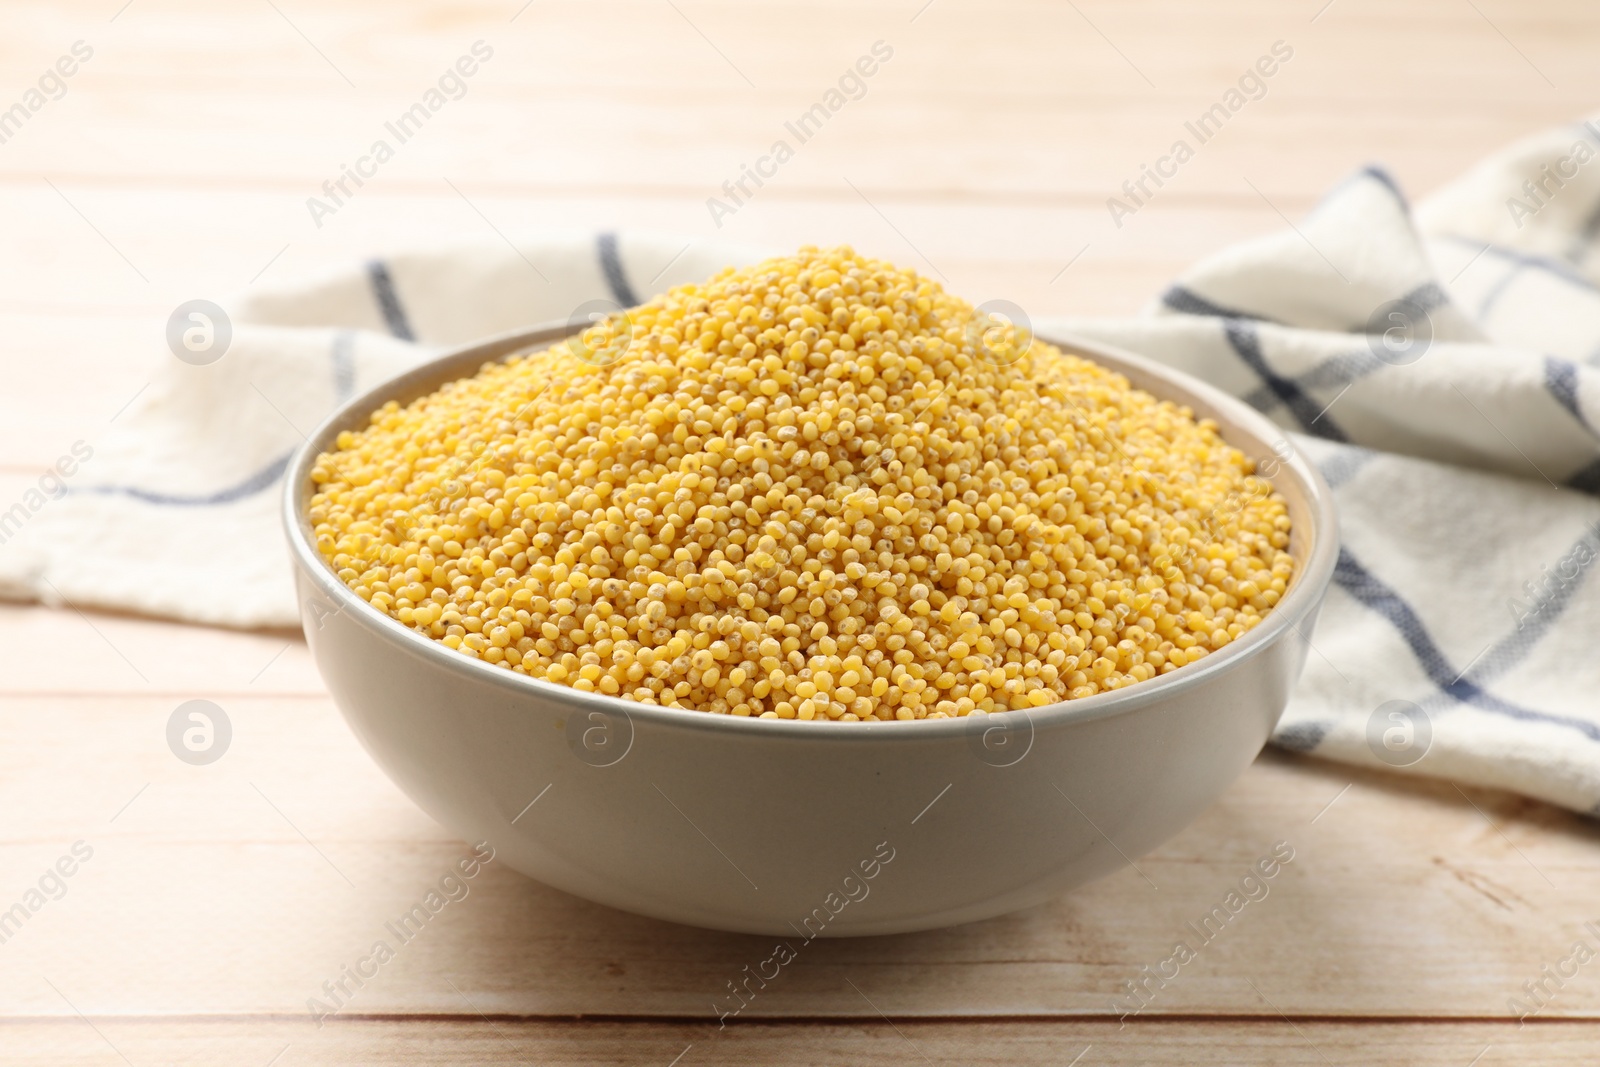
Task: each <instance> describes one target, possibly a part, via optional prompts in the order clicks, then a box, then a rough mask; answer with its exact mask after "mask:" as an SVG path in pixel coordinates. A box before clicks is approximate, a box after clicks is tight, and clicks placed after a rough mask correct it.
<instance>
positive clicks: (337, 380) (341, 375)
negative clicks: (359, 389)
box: [333, 330, 356, 404]
mask: <svg viewBox="0 0 1600 1067" xmlns="http://www.w3.org/2000/svg"><path fill="white" fill-rule="evenodd" d="M355 345H356V335H355V333H354V331H352V330H340V331H339V332H338V333H336V334H334V335H333V395H334V402H335V403H338V404H343V403H344V402H345V401H346V400H349V399H350V398H351V397H352V396H354V395H355V393H356V360H355Z"/></svg>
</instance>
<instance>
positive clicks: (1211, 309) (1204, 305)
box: [1161, 282, 1272, 322]
mask: <svg viewBox="0 0 1600 1067" xmlns="http://www.w3.org/2000/svg"><path fill="white" fill-rule="evenodd" d="M1161 302H1162V303H1163V304H1165V305H1166V306H1167V307H1169V308H1171V309H1172V310H1173V311H1178V312H1182V313H1183V314H1185V315H1203V316H1206V317H1207V318H1214V319H1249V320H1251V321H1252V322H1271V321H1272V320H1271V319H1267V318H1263V317H1262V316H1260V315H1252V314H1250V313H1249V312H1246V311H1238V310H1236V309H1234V308H1226V307H1223V306H1222V305H1221V304H1213V303H1212V302H1211V301H1209V300H1207V299H1206V298H1205V297H1203V296H1201V295H1200V294H1199V293H1196V292H1195V291H1194V290H1192V289H1186V288H1184V287H1183V286H1181V285H1179V284H1178V283H1177V282H1174V283H1172V284H1171V285H1169V286H1167V289H1166V292H1164V293H1162V294H1161Z"/></svg>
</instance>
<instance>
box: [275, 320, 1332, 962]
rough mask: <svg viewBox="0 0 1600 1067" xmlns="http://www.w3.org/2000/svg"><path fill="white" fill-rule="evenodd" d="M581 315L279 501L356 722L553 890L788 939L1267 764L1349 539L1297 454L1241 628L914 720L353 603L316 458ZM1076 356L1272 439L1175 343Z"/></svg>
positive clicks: (1102, 839) (305, 479) (399, 395)
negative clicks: (1125, 668) (566, 661)
mask: <svg viewBox="0 0 1600 1067" xmlns="http://www.w3.org/2000/svg"><path fill="white" fill-rule="evenodd" d="M570 332H571V328H570V327H568V326H566V325H564V324H563V325H561V326H556V327H549V328H543V329H536V330H529V331H524V332H520V333H516V334H511V335H507V336H503V337H499V338H495V339H493V340H490V341H487V342H484V343H480V344H476V345H473V346H471V347H468V348H464V349H461V350H458V351H456V352H453V353H451V354H447V355H444V356H442V357H440V358H438V359H436V360H433V361H432V362H430V363H428V364H426V365H424V366H422V367H419V368H418V369H416V370H413V371H411V372H410V373H408V374H404V375H402V376H400V377H398V378H395V379H393V380H391V381H388V382H386V383H384V384H383V385H381V386H379V387H377V388H375V389H373V390H371V391H369V392H367V393H366V394H365V395H362V396H359V397H356V398H355V399H353V400H351V401H350V402H349V403H347V404H345V405H344V406H343V407H342V408H341V409H340V410H339V411H337V412H335V413H334V414H333V415H332V416H330V417H329V418H328V420H327V421H326V422H324V423H323V424H322V426H321V427H319V428H318V429H317V431H316V432H315V433H314V434H313V435H312V436H311V438H310V439H309V440H308V441H307V443H306V444H305V446H304V447H303V448H302V449H301V450H300V451H299V453H298V454H297V455H296V456H295V458H294V460H293V462H292V464H291V465H290V467H289V471H288V475H287V477H286V479H285V481H286V492H285V495H284V499H283V518H284V523H285V526H286V528H287V530H288V537H289V543H290V545H291V547H292V553H293V557H294V562H295V571H296V585H297V588H298V593H299V600H300V605H301V613H302V619H303V622H304V626H305V632H306V638H307V640H308V641H309V642H310V646H311V651H312V654H313V655H314V657H315V658H316V662H317V666H318V668H319V669H320V670H321V672H322V676H323V678H324V679H325V680H326V682H327V684H328V688H329V689H330V690H331V691H332V694H333V697H334V700H335V701H336V702H337V704H338V706H339V708H340V710H341V711H342V712H343V713H344V716H345V718H346V719H347V720H348V721H349V724H350V727H351V729H352V730H354V732H355V734H356V736H357V737H358V738H359V739H360V740H361V743H362V744H363V745H365V746H366V748H367V750H368V751H369V752H370V753H371V754H372V757H373V758H374V759H375V760H377V761H378V764H379V765H380V766H381V767H383V769H384V770H385V771H386V772H387V773H388V774H389V776H390V777H391V778H393V779H394V781H395V782H396V783H398V784H399V786H400V787H401V788H402V789H403V790H405V792H406V793H407V794H408V795H409V796H410V797H411V798H412V799H413V800H415V801H416V803H417V804H418V805H419V806H421V807H422V808H423V810H425V811H427V812H428V813H429V814H430V815H432V816H433V817H434V818H436V819H438V820H439V821H440V822H441V823H443V824H444V825H445V826H447V827H449V828H450V829H451V830H452V831H453V832H455V833H457V834H459V835H461V837H462V838H464V839H466V840H468V841H473V842H477V841H480V840H488V841H489V842H491V843H492V844H493V846H494V848H495V850H496V856H497V859H499V860H500V861H502V862H504V863H505V864H507V865H508V866H510V867H512V868H515V869H516V870H518V871H521V872H522V873H524V874H526V875H528V876H530V877H532V878H536V879H538V880H539V881H541V882H544V883H546V884H548V885H551V886H555V887H556V888H558V889H562V890H565V891H567V892H569V893H574V894H576V895H578V896H580V897H585V898H587V899H589V900H593V901H598V902H600V903H602V904H607V905H610V906H612V907H616V908H621V909H624V910H626V911H631V912H637V913H639V914H643V915H649V916H654V917H657V918H660V919H668V920H672V921H674V922H680V923H690V924H693V925H695V926H703V927H712V928H716V929H720V930H734V931H743V932H749V933H761V934H776V935H782V936H786V937H788V938H790V940H791V944H794V943H796V942H794V940H793V939H795V938H802V939H809V938H811V937H816V936H822V937H834V936H848V935H861V934H887V933H896V932H901V931H908V930H920V929H928V928H932V927H941V926H949V925H953V924H956V923H964V922H970V921H973V920H977V919H983V918H987V917H989V916H994V915H999V914H1002V913H1004V912H1009V911H1012V910H1015V909H1018V908H1026V907H1028V906H1030V905H1034V904H1038V903H1040V902H1042V901H1045V900H1048V899H1050V898H1051V897H1053V896H1055V895H1056V894H1059V893H1062V892H1064V891H1066V890H1069V889H1072V888H1073V887H1074V886H1079V885H1082V884H1083V883H1085V882H1088V881H1090V880H1091V879H1094V878H1099V877H1101V876H1102V875H1105V874H1108V873H1110V872H1112V871H1115V870H1117V869H1118V868H1121V867H1125V866H1127V865H1129V864H1130V863H1131V862H1133V861H1135V860H1136V859H1137V858H1138V857H1139V856H1140V855H1141V854H1143V853H1145V852H1147V851H1149V850H1150V849H1152V848H1154V847H1156V846H1157V845H1159V844H1160V843H1161V842H1163V841H1165V840H1166V839H1167V838H1169V837H1171V836H1172V835H1173V834H1175V833H1177V832H1178V831H1179V830H1180V829H1182V828H1183V827H1184V826H1185V825H1186V824H1187V823H1189V822H1190V821H1191V820H1192V819H1194V817H1195V816H1196V815H1198V814H1199V813H1200V812H1201V811H1202V810H1204V809H1205V807H1206V806H1207V805H1209V804H1210V803H1211V802H1212V801H1213V800H1215V799H1216V797H1217V796H1218V794H1220V793H1221V792H1222V791H1223V790H1224V789H1226V788H1227V787H1228V784H1229V783H1230V782H1232V781H1233V780H1234V778H1235V777H1236V776H1237V775H1238V774H1239V773H1240V772H1241V771H1242V770H1243V769H1244V768H1245V767H1246V766H1247V765H1248V764H1249V763H1250V762H1251V760H1253V759H1254V758H1255V756H1256V754H1257V752H1259V751H1260V749H1261V747H1262V745H1263V744H1264V743H1265V741H1266V739H1267V736H1268V734H1269V733H1270V732H1271V730H1272V728H1273V726H1274V724H1275V723H1276V722H1277V720H1278V716H1279V715H1280V713H1281V712H1282V710H1283V707H1284V704H1285V702H1286V701H1287V700H1288V698H1289V692H1290V689H1291V688H1292V686H1293V684H1294V681H1295V679H1296V677H1297V676H1298V674H1299V672H1300V669H1301V667H1302V665H1303V663H1304V660H1305V656H1306V651H1307V648H1308V637H1309V635H1310V633H1311V628H1312V625H1313V623H1314V621H1315V617H1316V614H1317V610H1318V607H1319V606H1320V604H1321V602H1322V597H1323V593H1324V591H1325V590H1326V588H1327V584H1328V580H1329V578H1330V576H1331V574H1332V572H1333V567H1334V561H1335V557H1336V555H1337V550H1338V545H1337V527H1336V524H1335V518H1334V512H1333V503H1332V496H1331V493H1330V492H1329V490H1328V487H1327V485H1326V484H1325V483H1324V482H1323V480H1322V478H1321V477H1320V475H1318V473H1317V472H1316V470H1315V469H1314V468H1313V467H1312V466H1311V465H1310V464H1309V463H1307V462H1306V461H1305V460H1304V459H1303V458H1302V457H1300V456H1298V455H1293V456H1290V457H1289V458H1288V459H1287V460H1286V461H1284V462H1282V463H1281V464H1279V465H1278V466H1277V469H1276V471H1275V472H1274V474H1273V478H1272V480H1273V483H1274V485H1275V486H1276V488H1277V489H1278V490H1279V491H1280V492H1281V493H1282V494H1283V495H1284V497H1285V498H1287V500H1288V503H1289V511H1290V516H1291V519H1292V521H1293V524H1294V525H1293V534H1292V541H1291V552H1292V553H1293V555H1294V557H1295V559H1296V561H1297V569H1296V573H1295V577H1294V580H1293V582H1292V584H1291V586H1290V588H1289V590H1288V592H1287V593H1286V594H1285V596H1284V597H1283V599H1282V600H1281V601H1280V602H1279V603H1278V605H1277V606H1276V607H1275V608H1274V610H1273V611H1272V612H1270V613H1269V614H1268V615H1267V616H1266V617H1265V618H1264V619H1263V620H1262V622H1261V623H1260V624H1259V625H1257V626H1256V627H1255V629H1253V630H1251V631H1250V632H1249V633H1248V634H1246V635H1245V636H1244V637H1242V638H1241V639H1240V640H1238V641H1236V642H1234V643H1233V644H1231V645H1229V646H1228V647H1226V648H1225V649H1223V650H1221V651H1220V652H1217V653H1214V654H1212V655H1211V656H1208V657H1206V658H1205V659H1204V660H1202V661H1200V662H1199V663H1196V664H1192V665H1190V666H1187V667H1183V668H1181V669H1179V670H1176V671H1173V672H1171V673H1169V674H1165V675H1161V676H1160V677H1158V678H1155V679H1152V680H1151V681H1147V682H1142V683H1140V684H1138V685H1134V686H1131V687H1129V688H1127V689H1124V690H1121V691H1117V692H1113V693H1103V694H1100V695H1097V696H1094V697H1090V698H1087V699H1082V700H1073V701H1069V702H1066V703H1060V704H1055V705H1053V706H1050V707H1045V708H1041V709H1037V710H1034V711H1031V712H1021V711H1013V712H1009V713H1006V714H1003V715H995V716H977V717H973V718H970V719H949V720H933V721H921V722H887V723H834V722H820V723H819V722H799V721H775V720H770V719H769V720H758V719H741V718H734V717H731V716H724V715H710V714H705V713H702V712H688V711H681V710H672V709H666V708H659V707H652V706H647V705H641V704H637V703H632V702H627V701H623V700H619V699H616V698H613V697H607V696H603V695H599V694H590V693H583V692H579V691H577V690H574V689H569V688H566V687H564V686H560V685H555V684H553V683H548V682H544V681H538V680H535V679H532V678H528V677H525V676H523V675H520V674H515V673H513V672H510V671H506V670H504V669H501V668H497V667H494V666H491V665H489V664H487V663H484V662H481V661H478V660H474V659H471V658H468V657H466V656H463V655H460V654H459V653H456V652H453V651H451V650H450V649H448V648H446V647H445V646H444V645H442V644H439V643H437V642H435V641H432V640H429V639H428V638H426V637H423V636H422V635H420V634H418V633H416V632H414V631H412V630H411V629H409V628H407V627H405V626H403V625H401V624H400V623H399V622H397V621H395V620H393V619H390V618H389V617H388V616H386V615H383V614H382V613H380V612H378V611H377V610H375V609H374V608H372V607H371V606H370V605H369V604H367V603H366V602H364V601H363V600H361V599H360V598H359V597H357V596H356V595H355V594H353V593H352V592H351V591H350V589H349V588H347V587H346V586H345V585H344V583H343V582H341V581H340V580H339V579H338V577H337V576H336V575H335V574H334V573H333V572H332V571H331V570H330V569H329V567H328V566H327V564H326V563H325V562H324V561H323V559H322V557H321V556H320V555H319V553H318V552H317V549H316V547H315V543H314V540H313V537H312V532H311V529H310V527H309V525H308V523H307V521H306V519H305V506H306V502H307V500H308V499H309V497H310V494H311V491H312V489H311V482H310V470H311V467H312V465H313V462H314V461H315V459H316V456H317V454H318V453H320V452H322V451H324V450H326V449H328V448H329V447H330V446H331V444H332V442H333V440H334V439H335V437H336V435H337V434H338V433H339V432H340V431H341V430H345V429H353V428H357V427H360V426H363V425H365V424H366V421H367V415H368V413H369V412H371V411H372V410H374V409H375V408H377V407H379V406H380V405H382V404H383V403H385V402H386V401H389V400H396V401H399V402H400V403H401V404H405V403H407V402H409V401H410V400H413V399H415V398H416V397H419V396H422V395H424V394H426V393H429V392H432V391H433V390H434V389H436V388H437V387H438V386H440V385H442V384H443V383H445V382H447V381H451V380H454V379H457V378H461V377H464V376H466V375H469V374H472V373H474V372H476V371H477V369H478V367H479V366H481V365H482V364H483V363H484V362H486V361H488V360H495V359H501V358H504V357H506V356H508V355H510V354H512V353H515V352H518V351H526V350H528V349H530V348H532V347H535V346H539V345H543V344H548V343H549V342H551V341H553V340H556V339H558V338H560V337H563V336H565V335H567V334H568V333H570ZM1051 340H1052V341H1053V343H1055V344H1058V345H1059V346H1060V347H1061V348H1063V349H1064V350H1067V351H1070V352H1074V353H1077V354H1079V355H1083V356H1086V357H1088V358H1090V359H1093V360H1095V361H1097V362H1099V363H1101V364H1102V365H1104V366H1106V367H1109V368H1111V369H1113V370H1116V371H1119V372H1121V373H1122V374H1124V375H1126V376H1127V377H1128V379H1129V380H1130V381H1131V382H1132V383H1133V384H1134V385H1136V386H1138V387H1140V388H1142V389H1145V390H1147V391H1149V392H1151V393H1153V394H1155V395H1156V396H1158V397H1162V398H1166V399H1170V400H1173V401H1176V402H1178V403H1181V404H1185V405H1187V406H1189V407H1190V408H1192V409H1193V410H1194V411H1195V413H1196V414H1197V416H1209V417H1210V418H1213V419H1215V420H1216V421H1217V423H1218V424H1219V425H1220V426H1221V430H1222V434H1223V436H1224V437H1225V438H1226V439H1227V440H1228V441H1229V442H1230V443H1231V444H1233V445H1234V446H1236V447H1238V448H1239V449H1241V450H1242V451H1244V452H1245V453H1246V454H1248V455H1250V456H1252V457H1254V458H1256V459H1258V460H1265V459H1267V458H1268V457H1269V456H1271V455H1272V454H1273V445H1274V443H1277V444H1278V448H1279V451H1280V452H1281V451H1285V449H1284V447H1283V444H1282V442H1284V440H1285V438H1284V435H1283V433H1282V431H1280V430H1279V429H1278V428H1277V427H1276V426H1274V425H1273V424H1272V423H1271V422H1269V421H1268V420H1267V419H1266V418H1264V417H1263V416H1261V415H1260V414H1258V413H1256V412H1255V411H1253V410H1251V409H1250V408H1248V407H1247V406H1245V405H1243V404H1241V403H1240V402H1238V401H1236V400H1234V399H1232V398H1230V397H1228V396H1226V395H1224V394H1222V393H1220V392H1218V391H1217V390H1215V389H1213V388H1211V387H1210V386H1207V385H1206V384H1204V383H1202V382H1199V381H1197V380H1195V379H1193V378H1190V377H1188V376H1186V375H1184V374H1181V373H1179V372H1176V371H1173V370H1171V369H1169V368H1167V367H1164V366H1161V365H1160V364H1157V363H1154V362H1151V361H1149V360H1146V359H1143V358H1140V357H1138V356H1134V355H1131V354H1128V353H1125V352H1119V351H1115V350H1112V349H1109V348H1106V347H1103V346H1100V345H1097V344H1092V343H1089V342H1085V341H1080V340H1074V339H1073V338H1070V337H1056V338H1051Z"/></svg>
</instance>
